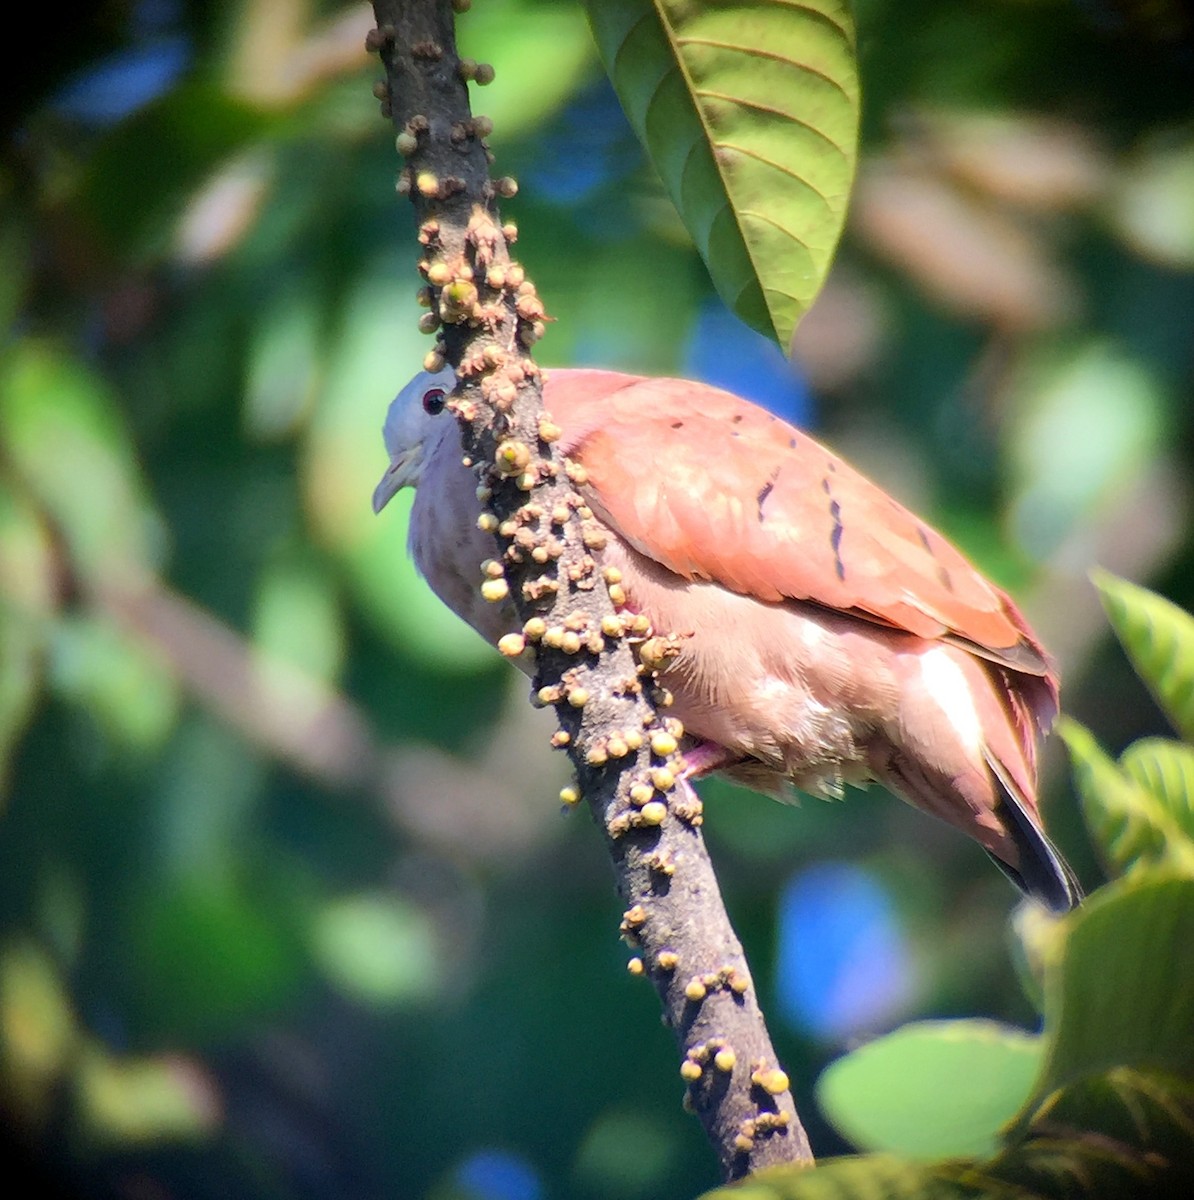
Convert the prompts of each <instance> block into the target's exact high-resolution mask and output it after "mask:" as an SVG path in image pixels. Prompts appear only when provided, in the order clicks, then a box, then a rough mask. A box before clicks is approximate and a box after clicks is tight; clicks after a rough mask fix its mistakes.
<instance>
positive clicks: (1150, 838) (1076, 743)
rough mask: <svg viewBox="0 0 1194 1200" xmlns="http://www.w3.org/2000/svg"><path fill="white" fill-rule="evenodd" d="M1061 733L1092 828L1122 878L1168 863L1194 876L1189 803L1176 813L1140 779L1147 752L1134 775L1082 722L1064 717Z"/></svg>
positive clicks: (1060, 725)
mask: <svg viewBox="0 0 1194 1200" xmlns="http://www.w3.org/2000/svg"><path fill="white" fill-rule="evenodd" d="M1058 732H1059V733H1060V734H1061V737H1062V739H1063V740H1064V741H1065V744H1066V747H1067V748H1068V749H1069V752H1070V759H1071V761H1072V763H1073V770H1074V785H1075V787H1076V788H1077V789H1078V796H1079V798H1080V799H1081V801H1082V809H1083V812H1084V814H1085V816H1086V822H1087V825H1089V827H1090V830H1091V833H1092V834H1093V836H1094V839H1095V841H1096V843H1097V844H1098V846H1099V847H1100V849H1101V850H1102V851H1103V853H1104V855H1105V856H1106V858H1107V859H1108V860H1109V862H1110V864H1111V865H1113V866H1114V867H1116V868H1117V869H1118V870H1119V871H1121V872H1123V871H1126V870H1128V869H1129V868H1130V867H1133V866H1135V865H1136V864H1138V863H1141V864H1152V865H1159V864H1161V863H1168V864H1172V865H1174V866H1177V867H1179V868H1181V869H1183V870H1185V871H1187V872H1194V838H1191V836H1190V830H1189V824H1188V821H1189V807H1188V802H1187V804H1186V805H1185V807H1184V809H1175V808H1173V807H1171V806H1170V805H1169V804H1167V802H1166V800H1165V798H1164V797H1163V795H1161V794H1159V793H1158V792H1156V791H1154V790H1153V789H1152V788H1151V787H1149V786H1148V785H1147V783H1145V782H1144V781H1143V780H1142V779H1140V775H1141V773H1142V772H1143V771H1144V770H1145V767H1144V753H1146V752H1141V757H1140V759H1139V762H1138V765H1137V767H1136V768H1135V770H1134V771H1133V772H1132V773H1131V774H1129V773H1128V772H1126V771H1124V770H1123V769H1122V768H1121V767H1120V766H1119V765H1118V764H1117V763H1116V762H1114V760H1112V759H1111V758H1110V757H1109V756H1108V755H1107V754H1106V753H1105V752H1104V751H1103V749H1102V747H1100V746H1099V744H1098V742H1097V741H1096V740H1095V738H1094V737H1093V735H1092V734H1091V732H1090V730H1088V729H1086V728H1085V727H1084V726H1082V725H1079V724H1078V722H1077V721H1074V720H1071V719H1070V718H1069V717H1063V718H1062V719H1061V721H1059V722H1058ZM1129 755H1130V752H1129ZM1154 757H1155V756H1154ZM1160 769H1161V768H1159V767H1157V768H1155V770H1156V771H1160ZM1183 811H1184V814H1185V821H1186V822H1187V823H1186V824H1185V825H1183V817H1182V812H1183Z"/></svg>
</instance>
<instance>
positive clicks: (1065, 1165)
mask: <svg viewBox="0 0 1194 1200" xmlns="http://www.w3.org/2000/svg"><path fill="white" fill-rule="evenodd" d="M1099 590H1100V593H1101V594H1102V596H1103V597H1104V602H1105V603H1106V605H1107V607H1108V611H1109V612H1110V614H1111V617H1112V621H1113V623H1114V626H1115V629H1116V632H1117V634H1118V635H1119V637H1120V639H1121V640H1122V642H1123V644H1124V646H1125V648H1126V649H1127V650H1128V651H1129V653H1130V654H1131V656H1132V658H1133V660H1134V661H1135V662H1136V663H1137V666H1138V669H1139V670H1140V671H1141V674H1142V675H1143V676H1144V678H1145V681H1146V682H1147V683H1148V684H1149V685H1150V686H1151V687H1153V688H1154V689H1155V690H1156V691H1158V692H1159V693H1161V694H1162V695H1166V696H1168V697H1170V698H1172V697H1173V695H1174V694H1175V689H1174V688H1173V687H1172V686H1171V681H1172V680H1173V678H1174V677H1175V676H1178V677H1181V676H1184V675H1185V674H1187V673H1188V672H1189V670H1190V666H1191V663H1194V619H1191V618H1190V617H1189V616H1188V615H1187V614H1185V613H1183V612H1182V611H1181V610H1180V609H1176V608H1175V607H1174V606H1173V605H1171V604H1169V603H1168V601H1165V600H1162V599H1161V598H1160V597H1159V596H1157V595H1155V594H1154V593H1152V592H1150V591H1148V590H1146V589H1144V588H1140V587H1137V586H1135V585H1133V584H1130V583H1128V582H1127V581H1126V580H1122V579H1118V578H1116V577H1114V576H1111V575H1108V574H1106V573H1105V572H1102V573H1100V576H1099ZM1159 641H1160V642H1161V643H1162V644H1164V645H1165V646H1166V649H1167V650H1168V651H1169V652H1170V653H1169V654H1166V655H1159V654H1157V653H1156V649H1157V644H1158V642H1159ZM1177 695H1178V697H1179V701H1180V703H1179V704H1178V705H1177V710H1178V711H1179V712H1182V713H1184V712H1186V710H1188V707H1189V699H1190V697H1189V694H1188V690H1185V689H1179V690H1178V691H1177ZM1065 738H1066V742H1067V744H1068V745H1069V748H1070V753H1071V755H1072V756H1073V759H1074V766H1075V773H1076V776H1077V780H1078V785H1079V791H1080V793H1081V796H1082V801H1083V806H1084V808H1085V811H1086V814H1087V820H1088V822H1089V824H1090V827H1091V832H1092V835H1093V838H1094V841H1095V843H1096V846H1097V848H1098V849H1099V850H1100V852H1101V853H1102V854H1103V856H1104V857H1105V859H1106V860H1107V861H1108V862H1109V863H1110V864H1111V866H1112V870H1113V873H1114V874H1115V875H1116V876H1120V878H1116V879H1114V880H1113V881H1112V882H1111V883H1108V884H1106V885H1105V886H1103V887H1101V888H1099V889H1098V890H1097V891H1096V892H1095V894H1094V895H1092V896H1090V897H1088V898H1087V900H1086V902H1085V903H1084V904H1083V905H1082V906H1081V907H1080V908H1078V909H1076V910H1075V911H1074V912H1072V913H1070V914H1068V915H1067V916H1065V917H1062V918H1054V917H1051V916H1047V915H1045V914H1044V913H1037V914H1036V920H1035V923H1034V924H1028V925H1024V924H1022V925H1021V934H1022V937H1023V938H1024V942H1023V949H1024V951H1025V954H1026V957H1027V958H1028V960H1029V961H1030V962H1032V963H1033V964H1034V966H1035V969H1036V972H1037V973H1038V974H1039V975H1041V976H1043V992H1044V1006H1043V1007H1044V1028H1043V1030H1042V1032H1041V1033H1040V1034H1039V1035H1032V1034H1029V1033H1026V1032H1024V1031H1022V1030H1018V1029H1015V1028H1013V1027H1011V1026H1006V1025H1000V1024H997V1023H995V1022H991V1021H977V1020H959V1021H937V1022H916V1023H913V1024H910V1025H906V1026H904V1027H903V1028H902V1029H898V1030H896V1031H895V1032H894V1033H891V1034H888V1035H886V1036H885V1037H881V1038H878V1039H877V1040H875V1041H873V1042H871V1043H870V1044H869V1045H866V1046H864V1047H862V1048H860V1049H858V1050H855V1051H853V1052H852V1053H850V1054H848V1055H846V1056H845V1057H844V1058H841V1059H838V1060H837V1062H835V1063H833V1064H832V1065H831V1066H830V1067H829V1068H828V1070H827V1071H825V1072H824V1073H823V1074H822V1076H821V1078H820V1080H819V1082H818V1096H819V1099H820V1102H821V1105H822V1107H823V1109H824V1111H825V1112H826V1113H827V1114H828V1116H829V1117H830V1119H831V1120H832V1121H833V1122H834V1123H835V1124H836V1125H837V1126H838V1128H839V1129H840V1130H841V1131H842V1132H843V1133H844V1134H845V1135H846V1136H847V1137H848V1138H849V1139H850V1140H851V1141H852V1142H853V1143H854V1144H855V1145H857V1146H859V1147H860V1148H862V1149H865V1150H869V1151H872V1152H875V1153H874V1154H873V1155H863V1156H861V1157H857V1158H842V1159H839V1160H837V1161H835V1162H830V1163H828V1164H827V1165H822V1166H821V1167H820V1168H819V1169H818V1170H816V1171H812V1172H809V1171H801V1170H792V1169H791V1168H786V1169H776V1170H775V1171H773V1172H763V1173H761V1174H760V1175H758V1176H756V1177H755V1178H754V1179H752V1180H750V1181H748V1182H747V1183H745V1184H742V1185H741V1186H732V1187H729V1188H726V1189H724V1190H720V1191H717V1192H714V1193H710V1194H709V1197H710V1200H712V1197H713V1196H718V1197H724V1200H731V1197H738V1198H740V1197H742V1196H744V1195H745V1196H748V1197H753V1198H754V1200H779V1198H781V1197H791V1198H792V1200H820V1198H825V1200H829V1198H831V1197H849V1196H864V1195H865V1196H872V1197H889V1198H891V1200H897V1198H899V1197H908V1198H909V1200H911V1198H913V1197H920V1196H924V1195H931V1196H941V1197H954V1198H957V1200H962V1198H964V1197H968V1196H973V1195H975V1194H976V1193H977V1194H980V1195H992V1196H993V1195H1007V1194H1011V1193H1012V1191H1013V1190H1014V1191H1015V1192H1016V1194H1024V1193H1023V1191H1021V1190H1020V1189H1027V1190H1028V1193H1029V1194H1031V1195H1033V1196H1038V1197H1059V1198H1060V1197H1066V1196H1075V1195H1080V1196H1083V1197H1091V1198H1092V1200H1093V1198H1095V1197H1107V1198H1108V1200H1112V1198H1114V1197H1118V1196H1126V1195H1131V1196H1134V1197H1146V1196H1156V1197H1158V1198H1160V1197H1169V1196H1181V1195H1185V1194H1187V1193H1188V1192H1189V1191H1190V1189H1191V1187H1192V1186H1194V1036H1192V1035H1194V956H1191V955H1190V953H1189V947H1190V945H1191V944H1194V821H1191V812H1192V811H1194V810H1192V805H1191V800H1192V798H1194V786H1192V784H1194V774H1187V773H1186V772H1185V771H1183V769H1182V767H1183V766H1184V765H1185V764H1186V763H1187V762H1188V761H1189V755H1190V751H1191V749H1192V748H1191V747H1190V746H1189V745H1188V744H1185V743H1179V742H1168V741H1164V742H1163V741H1162V740H1161V739H1155V738H1154V739H1148V740H1147V742H1136V743H1134V744H1133V745H1132V746H1131V747H1129V748H1128V750H1127V751H1125V753H1124V755H1123V757H1122V758H1121V760H1120V766H1121V767H1122V768H1123V769H1122V770H1121V769H1120V767H1117V766H1116V765H1115V764H1114V763H1112V762H1111V761H1110V760H1109V759H1107V758H1106V757H1105V756H1103V755H1102V752H1101V751H1100V750H1099V749H1098V746H1097V745H1096V744H1095V742H1094V739H1093V738H1092V737H1091V735H1090V734H1089V733H1088V732H1087V731H1086V730H1084V729H1083V728H1082V727H1081V726H1080V725H1078V724H1077V723H1076V722H1074V721H1068V722H1067V724H1066V730H1065ZM1142 747H1147V755H1146V756H1144V760H1145V761H1146V762H1147V764H1148V766H1147V769H1141V768H1140V766H1139V764H1140V762H1141V757H1142V756H1141V755H1140V753H1139V752H1140V750H1141V748H1142ZM934 1159H936V1160H938V1161H936V1162H933V1161H932V1160H934ZM926 1163H927V1164H928V1165H926Z"/></svg>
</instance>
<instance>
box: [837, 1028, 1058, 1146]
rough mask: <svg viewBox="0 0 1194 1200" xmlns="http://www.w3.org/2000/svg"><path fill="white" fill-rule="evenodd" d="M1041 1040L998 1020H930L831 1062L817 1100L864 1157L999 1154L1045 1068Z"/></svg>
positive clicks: (879, 1039)
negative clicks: (873, 1153)
mask: <svg viewBox="0 0 1194 1200" xmlns="http://www.w3.org/2000/svg"><path fill="white" fill-rule="evenodd" d="M1040 1060H1041V1042H1040V1039H1039V1038H1037V1037H1033V1036H1031V1035H1030V1034H1027V1033H1024V1032H1023V1031H1022V1030H1018V1029H1012V1028H1010V1027H1008V1026H1005V1025H999V1024H996V1023H995V1022H993V1021H923V1022H917V1023H914V1024H910V1025H905V1026H904V1027H903V1028H901V1029H898V1030H896V1031H895V1032H894V1033H891V1034H888V1035H887V1036H886V1037H883V1038H878V1039H877V1040H875V1041H873V1042H869V1043H868V1044H866V1045H865V1046H862V1047H861V1048H860V1049H858V1050H855V1051H854V1052H853V1053H851V1054H848V1055H846V1057H845V1058H840V1059H838V1060H837V1062H835V1063H833V1064H832V1065H831V1066H830V1067H829V1068H828V1069H827V1070H826V1071H825V1072H824V1073H823V1074H822V1075H821V1078H820V1079H819V1080H818V1081H817V1099H818V1101H819V1103H820V1105H821V1107H822V1108H823V1109H824V1111H825V1113H826V1115H827V1116H828V1117H829V1118H830V1120H831V1121H833V1123H834V1125H836V1126H837V1128H838V1130H839V1132H841V1133H842V1134H843V1135H845V1136H846V1137H847V1138H849V1139H850V1141H852V1142H853V1143H854V1144H855V1145H856V1146H858V1147H859V1148H860V1149H863V1150H877V1151H891V1152H894V1153H898V1154H902V1155H906V1156H908V1157H910V1158H938V1157H945V1156H953V1155H961V1154H970V1155H978V1156H983V1155H987V1154H992V1153H994V1152H995V1150H996V1149H997V1147H998V1134H999V1130H1000V1129H1001V1128H1002V1127H1003V1126H1004V1125H1006V1124H1007V1122H1008V1121H1010V1120H1011V1119H1012V1117H1014V1116H1015V1115H1016V1113H1017V1112H1019V1111H1020V1109H1021V1107H1022V1106H1023V1104H1024V1101H1025V1100H1026V1098H1027V1097H1028V1095H1029V1094H1030V1092H1031V1090H1032V1084H1033V1080H1034V1078H1035V1076H1036V1074H1037V1071H1038V1069H1039V1067H1040Z"/></svg>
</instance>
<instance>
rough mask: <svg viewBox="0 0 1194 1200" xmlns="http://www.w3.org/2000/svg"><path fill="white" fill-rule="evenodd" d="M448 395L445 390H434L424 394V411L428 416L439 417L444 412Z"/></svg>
mask: <svg viewBox="0 0 1194 1200" xmlns="http://www.w3.org/2000/svg"><path fill="white" fill-rule="evenodd" d="M445 399H446V393H445V392H444V389H443V388H432V389H431V390H430V391H427V392H424V393H423V411H424V412H425V413H427V415H428V416H431V417H438V416H439V414H440V413H442V412H443V411H444V401H445Z"/></svg>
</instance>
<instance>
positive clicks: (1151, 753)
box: [1119, 738, 1194, 850]
mask: <svg viewBox="0 0 1194 1200" xmlns="http://www.w3.org/2000/svg"><path fill="white" fill-rule="evenodd" d="M1119 762H1120V766H1122V767H1123V769H1124V770H1125V771H1126V772H1127V774H1128V775H1130V776H1131V777H1132V778H1133V779H1134V780H1135V781H1136V782H1137V783H1138V784H1140V786H1141V787H1143V788H1146V789H1147V790H1148V791H1149V792H1151V793H1152V794H1153V795H1154V796H1155V797H1156V798H1157V799H1158V800H1159V801H1160V802H1161V803H1162V804H1163V805H1164V806H1165V809H1166V811H1167V812H1168V813H1169V815H1170V816H1171V817H1172V818H1173V820H1174V821H1175V822H1176V823H1177V825H1179V826H1180V827H1181V830H1182V833H1183V834H1184V838H1185V840H1186V841H1187V842H1189V843H1190V846H1191V849H1192V850H1194V746H1187V745H1184V744H1183V743H1182V742H1174V741H1170V740H1169V739H1168V738H1141V739H1140V740H1139V741H1138V742H1133V743H1132V744H1131V745H1130V746H1129V747H1128V748H1127V749H1126V750H1125V751H1124V752H1123V754H1121V755H1120V758H1119Z"/></svg>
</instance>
